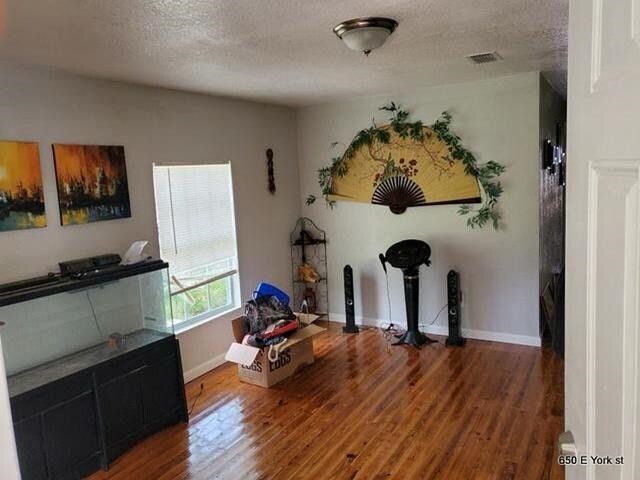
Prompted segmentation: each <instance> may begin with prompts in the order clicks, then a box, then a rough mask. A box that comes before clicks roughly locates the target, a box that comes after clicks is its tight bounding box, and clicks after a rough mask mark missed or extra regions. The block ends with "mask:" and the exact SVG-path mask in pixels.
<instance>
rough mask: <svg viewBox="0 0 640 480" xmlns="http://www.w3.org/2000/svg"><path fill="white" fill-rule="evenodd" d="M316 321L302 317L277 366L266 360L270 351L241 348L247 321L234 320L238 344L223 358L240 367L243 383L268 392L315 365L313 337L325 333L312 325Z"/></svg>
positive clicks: (232, 346)
mask: <svg viewBox="0 0 640 480" xmlns="http://www.w3.org/2000/svg"><path fill="white" fill-rule="evenodd" d="M313 317H315V318H313ZM317 318H318V317H317V316H309V315H307V316H305V317H300V328H299V329H298V330H297V331H296V332H294V333H293V334H291V335H290V336H289V337H288V340H287V343H286V344H285V345H284V346H283V347H282V348H283V349H282V351H281V352H280V355H279V356H278V360H276V361H275V362H270V361H269V359H268V358H267V353H268V348H264V349H260V348H256V347H251V346H249V345H243V344H242V339H243V337H244V334H245V333H244V317H238V318H235V319H233V320H232V321H231V327H232V328H233V336H234V337H235V340H236V341H235V342H234V343H232V344H231V347H229V350H228V351H227V353H226V355H225V357H224V358H225V360H227V361H228V362H233V363H237V364H238V377H239V378H240V381H242V382H246V383H251V384H253V385H259V386H261V387H265V388H269V387H271V386H273V385H275V384H276V383H278V382H281V381H282V380H284V379H285V378H287V377H290V376H291V375H293V374H294V373H296V372H297V371H298V370H300V369H301V368H303V367H305V366H307V365H311V364H312V363H313V362H314V356H313V337H314V336H315V335H317V334H319V333H322V332H324V330H325V329H324V328H321V327H319V326H317V325H314V324H313V322H314V321H315V320H316V319H317Z"/></svg>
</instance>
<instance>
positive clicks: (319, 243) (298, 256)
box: [289, 217, 329, 317]
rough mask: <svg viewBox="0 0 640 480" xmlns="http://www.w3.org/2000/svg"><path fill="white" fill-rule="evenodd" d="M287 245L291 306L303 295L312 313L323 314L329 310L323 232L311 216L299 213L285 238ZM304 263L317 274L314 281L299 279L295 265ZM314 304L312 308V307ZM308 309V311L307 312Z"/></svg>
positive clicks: (324, 237) (325, 241)
mask: <svg viewBox="0 0 640 480" xmlns="http://www.w3.org/2000/svg"><path fill="white" fill-rule="evenodd" d="M289 244H290V245H291V275H292V283H293V295H292V302H293V307H294V310H295V309H300V308H301V306H302V302H303V301H304V300H305V299H307V301H308V303H310V304H312V305H311V306H312V309H315V310H316V311H315V312H313V313H315V314H316V315H321V316H325V317H326V316H327V314H326V313H322V314H321V313H318V312H328V311H329V284H328V274H327V245H326V244H327V236H326V233H325V232H324V230H321V229H319V228H318V227H317V226H316V224H315V223H313V221H312V220H310V219H308V218H306V217H301V218H299V219H298V221H297V222H296V226H295V228H294V229H293V231H292V232H291V235H290V238H289ZM303 264H307V265H310V266H312V267H313V269H314V270H315V271H316V272H317V273H318V275H320V279H319V280H317V281H316V282H305V281H304V280H301V279H300V274H299V268H300V266H301V265H303ZM313 307H315V308H313ZM309 313H312V312H309Z"/></svg>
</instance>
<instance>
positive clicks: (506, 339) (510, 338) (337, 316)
mask: <svg viewBox="0 0 640 480" xmlns="http://www.w3.org/2000/svg"><path fill="white" fill-rule="evenodd" d="M329 319H330V320H331V321H332V322H338V323H346V317H345V315H344V314H341V313H330V314H329ZM356 323H357V324H358V325H368V326H372V327H381V326H386V325H388V323H389V322H388V321H387V320H380V319H378V318H367V317H356ZM424 332H425V333H432V334H434V335H445V336H446V335H448V334H449V328H448V327H447V326H445V325H437V324H436V325H427V326H426V327H425V328H424ZM462 335H463V336H464V337H466V338H472V339H474V340H485V341H488V342H501V343H513V344H515V345H528V346H531V347H539V346H541V345H542V342H541V341H540V338H539V337H532V336H529V335H517V334H513V333H503V332H492V331H489V330H473V329H470V328H463V329H462Z"/></svg>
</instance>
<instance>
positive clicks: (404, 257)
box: [379, 240, 436, 348]
mask: <svg viewBox="0 0 640 480" xmlns="http://www.w3.org/2000/svg"><path fill="white" fill-rule="evenodd" d="M430 257H431V248H430V247H429V245H428V244H427V243H425V242H423V241H422V240H403V241H401V242H398V243H395V244H393V245H391V246H390V247H389V248H388V249H387V252H386V253H385V254H384V255H383V254H380V255H379V258H380V262H382V268H384V271H385V273H386V271H387V265H386V264H387V263H389V264H390V265H391V266H392V267H395V268H399V269H401V270H402V273H403V275H404V300H405V304H406V308H407V331H406V332H405V333H403V334H402V335H400V336H399V337H398V341H397V342H395V343H394V345H403V344H407V345H413V346H414V347H417V348H420V347H421V346H422V345H424V344H426V343H432V342H435V341H436V340H432V339H431V338H429V337H427V336H426V335H424V334H423V333H421V332H420V325H419V308H420V265H422V264H425V265H427V266H429V265H431V261H430V260H429V258H430Z"/></svg>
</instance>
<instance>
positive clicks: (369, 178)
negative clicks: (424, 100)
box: [329, 125, 480, 214]
mask: <svg viewBox="0 0 640 480" xmlns="http://www.w3.org/2000/svg"><path fill="white" fill-rule="evenodd" d="M379 129H380V130H383V131H385V132H387V133H388V135H389V141H388V142H387V143H381V142H380V141H378V140H374V141H373V142H372V143H371V144H370V145H367V144H363V145H361V146H357V147H356V148H354V149H353V151H352V154H351V155H350V158H348V159H345V160H344V161H345V165H346V167H347V173H346V174H345V175H344V176H340V175H339V174H338V173H334V174H333V175H332V177H331V195H330V196H329V198H330V199H331V200H351V201H355V202H367V203H373V204H375V205H386V206H389V207H390V209H391V211H392V212H393V213H398V214H399V213H403V212H404V211H405V210H406V209H407V207H416V206H423V205H435V204H443V203H479V202H480V187H479V186H478V181H477V180H476V178H475V177H474V176H472V175H468V174H466V173H465V170H464V165H463V164H462V162H457V161H454V160H453V159H452V158H451V153H450V151H449V147H448V146H447V145H446V144H445V143H444V142H442V141H441V140H439V139H438V137H437V135H436V134H435V133H434V132H433V131H432V130H431V129H430V128H428V127H424V126H423V127H422V135H421V136H420V137H419V138H416V137H412V136H408V135H407V136H405V137H402V136H401V135H399V134H398V133H397V132H396V131H395V130H394V129H393V128H392V127H391V126H390V125H386V126H383V127H379ZM352 145H353V144H352Z"/></svg>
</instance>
